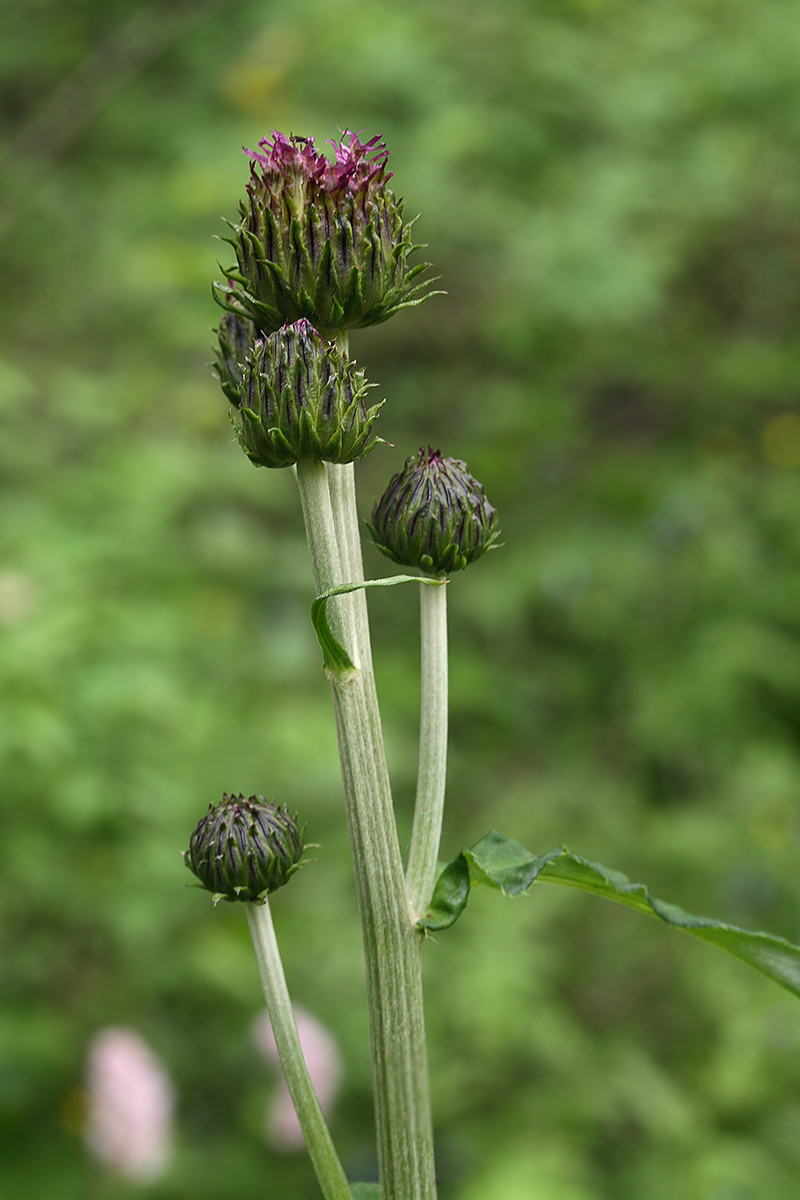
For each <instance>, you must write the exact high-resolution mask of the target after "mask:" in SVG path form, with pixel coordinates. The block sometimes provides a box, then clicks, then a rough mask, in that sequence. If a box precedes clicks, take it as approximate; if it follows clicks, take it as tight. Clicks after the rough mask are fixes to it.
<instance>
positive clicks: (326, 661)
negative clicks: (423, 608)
mask: <svg viewBox="0 0 800 1200" xmlns="http://www.w3.org/2000/svg"><path fill="white" fill-rule="evenodd" d="M442 582H443V581H442V580H441V579H425V578H424V577H423V576H421V575H390V576H388V578H386V579H367V580H362V582H361V583H343V584H342V585H341V586H340V587H335V588H331V590H330V591H329V592H324V593H323V594H322V595H321V596H317V598H316V600H314V602H313V603H312V605H311V624H312V625H313V626H314V632H315V633H316V635H317V641H318V642H319V645H320V649H321V650H322V666H323V668H324V669H325V670H326V671H332V672H333V673H334V674H338V673H343V672H347V671H354V670H355V666H354V665H353V662H352V659H351V658H350V655H349V654H348V653H347V651H346V650H345V648H344V646H343V645H342V644H341V643H340V642H338V641H337V640H336V638H335V637H334V636H333V633H332V632H331V627H330V625H329V624H328V612H327V609H328V601H329V600H330V599H331V598H332V597H333V596H346V595H347V594H348V592H358V591H360V590H361V588H370V587H392V586H393V585H394V584H395V583H425V584H428V585H429V586H431V587H441V586H442ZM453 919H454V920H455V918H453Z"/></svg>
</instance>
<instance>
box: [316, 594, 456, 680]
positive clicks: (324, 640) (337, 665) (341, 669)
mask: <svg viewBox="0 0 800 1200" xmlns="http://www.w3.org/2000/svg"><path fill="white" fill-rule="evenodd" d="M444 582H445V580H442V579H425V578H424V577H423V576H421V575H390V576H389V577H388V578H387V579H367V580H363V581H362V582H361V583H343V584H342V585H341V587H335V588H331V590H330V591H329V592H324V593H323V594H322V595H321V596H317V598H316V600H314V602H313V603H312V605H311V624H312V625H313V626H314V632H315V633H316V635H317V641H318V642H319V645H320V649H321V650H322V665H323V667H324V669H325V670H326V671H332V672H333V673H334V674H344V673H346V672H347V671H354V670H355V666H354V665H353V661H352V659H351V658H350V655H349V654H348V653H347V651H346V650H345V648H344V646H343V645H342V644H341V642H338V641H337V640H336V638H335V637H334V636H333V634H332V632H331V627H330V625H329V624H328V612H327V609H328V601H329V600H330V599H331V597H333V596H346V595H347V594H348V592H358V591H360V589H361V588H369V587H392V586H393V585H394V584H395V583H425V584H428V585H429V586H431V587H441V586H442V584H443V583H444Z"/></svg>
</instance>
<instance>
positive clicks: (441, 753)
mask: <svg viewBox="0 0 800 1200" xmlns="http://www.w3.org/2000/svg"><path fill="white" fill-rule="evenodd" d="M419 602H420V631H421V636H420V646H421V655H420V660H421V672H420V674H421V684H422V686H421V703H420V736H419V774H418V776H417V800H416V805H415V807H414V827H413V830H412V833H411V850H410V852H409V856H408V870H407V872H406V882H407V885H408V902H409V904H410V906H411V912H412V913H413V915H414V916H415V917H416V918H419V917H423V916H424V915H425V913H426V912H427V910H428V906H429V904H430V902H431V896H432V895H433V885H434V881H435V879H436V861H437V858H438V855H439V841H440V839H441V836H442V815H443V813H444V791H445V780H446V774H447V585H446V584H445V583H440V584H431V583H428V582H424V583H422V584H421V585H420V589H419Z"/></svg>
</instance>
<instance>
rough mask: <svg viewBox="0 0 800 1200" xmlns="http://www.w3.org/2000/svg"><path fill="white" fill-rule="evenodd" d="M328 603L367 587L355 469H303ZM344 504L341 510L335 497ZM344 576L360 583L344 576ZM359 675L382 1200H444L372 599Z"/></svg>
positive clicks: (357, 636)
mask: <svg viewBox="0 0 800 1200" xmlns="http://www.w3.org/2000/svg"><path fill="white" fill-rule="evenodd" d="M297 482H298V486H299V489H300V498H301V504H302V508H303V515H304V518H305V522H306V533H307V536H308V542H309V549H310V551H311V561H312V567H313V572H314V585H315V587H316V589H317V592H318V594H319V593H322V592H325V591H328V590H329V589H330V588H332V587H336V586H337V585H338V584H341V583H345V582H357V581H360V580H361V579H363V574H362V570H361V563H360V558H361V555H360V546H358V526H357V521H356V517H355V512H356V509H355V498H354V482H353V472H352V469H351V468H344V467H336V466H332V467H328V468H326V467H324V466H323V464H321V463H304V462H301V463H298V465H297ZM332 492H333V494H334V495H335V496H336V508H335V515H334V507H333V506H332V504H331V493H332ZM345 570H347V571H348V572H355V578H352V577H351V578H349V579H347V578H345V577H344V573H345ZM338 599H339V605H340V610H339V611H340V616H339V620H340V621H341V626H342V628H343V630H344V638H343V639H341V640H343V642H344V645H345V648H346V649H347V650H348V652H349V654H350V657H351V659H352V660H353V662H354V663H355V664H356V665H357V667H358V668H359V669H358V670H357V671H356V672H355V673H353V672H348V673H347V674H346V675H337V674H336V673H335V672H331V673H330V674H329V678H330V682H331V688H332V691H333V704H334V712H335V715H336V728H337V735H338V740H339V754H340V758H341V764H342V779H343V783H344V791H345V802H346V808H347V819H348V826H349V830H350V841H351V848H352V852H353V863H354V872H355V881H356V895H357V899H358V906H359V915H360V918H361V925H362V931H363V937H364V955H365V960H366V974H367V1000H368V1005H369V1018H370V1043H371V1048H372V1070H373V1083H374V1091H375V1115H376V1125H377V1138H378V1168H379V1174H380V1183H381V1197H382V1200H435V1196H436V1185H435V1172H434V1161H433V1132H432V1126H431V1114H430V1098H429V1094H428V1073H427V1056H426V1048H425V1029H424V1020H423V1010H422V975H421V949H422V937H421V935H420V933H419V932H418V930H417V929H416V928H415V922H414V919H413V918H412V915H411V912H410V910H409V906H408V897H407V893H406V888H405V880H404V877H403V865H402V860H401V857H400V847H399V844H398V840H397V828H396V825H395V820H394V809H393V807H392V796H391V788H390V784H389V775H388V770H387V766H386V755H385V751H384V745H383V736H382V732H381V723H380V713H379V711H378V702H377V695H376V692H375V682H374V677H373V674H372V668H371V655H370V647H369V633H368V628H367V620H366V609H365V608H363V609H362V611H361V615H358V614H359V609H360V608H361V605H362V603H363V593H360V592H359V593H355V594H354V595H353V596H343V597H339V598H338Z"/></svg>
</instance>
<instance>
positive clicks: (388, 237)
mask: <svg viewBox="0 0 800 1200" xmlns="http://www.w3.org/2000/svg"><path fill="white" fill-rule="evenodd" d="M330 144H331V145H332V146H333V152H334V157H333V160H331V159H329V158H328V157H327V156H326V155H325V154H324V153H323V152H322V151H320V150H317V149H316V147H315V146H314V139H313V138H311V137H299V136H297V135H291V136H289V137H287V136H286V135H285V134H283V133H280V132H279V131H277V130H275V131H273V133H272V134H270V135H268V136H267V137H264V138H262V140H261V141H260V142H259V144H258V148H257V149H256V150H248V149H245V151H244V153H245V154H246V156H247V157H248V158H249V159H250V179H249V181H248V184H247V198H246V200H245V201H243V202H242V203H241V204H240V206H239V212H240V221H239V223H238V224H237V225H231V230H232V236H231V237H228V238H226V239H224V240H225V241H227V242H228V243H229V245H231V246H232V247H233V249H234V251H235V254H236V266H235V267H231V268H230V270H228V271H226V275H227V277H228V279H227V283H220V284H215V287H214V294H215V298H216V299H217V302H218V303H219V304H220V305H221V306H222V307H223V308H224V309H227V311H229V312H232V313H233V314H234V315H235V316H237V317H239V318H240V319H243V320H247V321H252V323H253V325H254V326H255V328H256V331H257V332H258V333H261V334H269V333H274V332H275V330H277V329H279V328H280V327H281V326H282V325H287V324H292V323H293V322H295V321H297V320H299V319H300V318H301V317H305V318H306V319H307V320H309V321H310V322H311V323H312V325H314V327H315V328H316V329H318V330H319V331H320V333H323V334H324V335H326V336H328V337H332V336H333V335H334V334H335V333H336V332H338V331H340V330H346V329H356V328H360V327H362V326H366V325H375V324H377V323H379V322H381V321H385V320H386V319H387V318H388V317H390V316H392V315H393V314H394V313H395V312H399V311H400V309H403V308H410V307H413V306H415V305H417V304H421V303H422V301H423V300H425V299H427V297H428V296H429V295H430V294H431V292H430V282H429V281H426V282H419V281H418V279H417V277H418V276H419V275H420V274H421V273H422V272H423V271H425V269H426V267H427V266H428V264H427V263H418V264H416V265H415V266H411V265H410V262H409V259H410V256H411V254H412V253H413V252H414V251H415V250H416V249H417V247H416V246H414V244H413V242H412V241H411V223H407V222H404V221H403V201H402V200H398V199H397V198H396V197H395V195H394V194H393V192H392V191H391V190H390V189H389V187H388V186H387V185H388V182H389V180H390V179H391V178H392V172H391V171H390V170H389V169H388V154H387V150H386V143H385V142H384V141H383V139H382V138H381V137H380V136H379V135H376V136H375V137H372V138H370V139H369V140H368V141H362V140H361V136H360V133H354V132H352V131H350V130H344V131H343V132H342V134H341V137H340V138H339V140H338V141H335V140H334V141H332V142H331V143H330Z"/></svg>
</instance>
